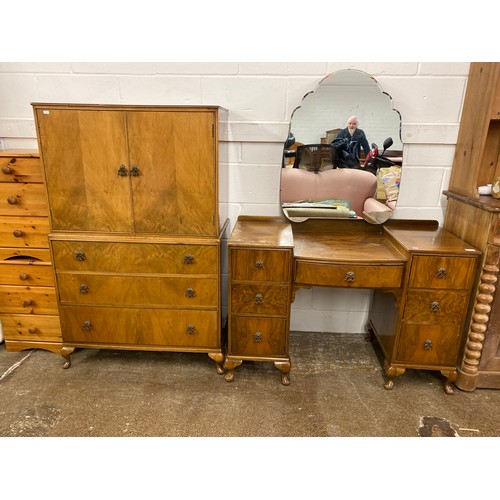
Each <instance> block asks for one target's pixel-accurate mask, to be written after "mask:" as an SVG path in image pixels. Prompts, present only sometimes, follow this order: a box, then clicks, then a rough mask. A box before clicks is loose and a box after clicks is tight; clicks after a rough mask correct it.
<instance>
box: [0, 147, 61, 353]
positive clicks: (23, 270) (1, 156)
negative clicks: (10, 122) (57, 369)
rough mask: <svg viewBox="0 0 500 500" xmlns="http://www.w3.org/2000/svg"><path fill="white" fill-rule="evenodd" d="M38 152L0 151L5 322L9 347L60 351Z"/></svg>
mask: <svg viewBox="0 0 500 500" xmlns="http://www.w3.org/2000/svg"><path fill="white" fill-rule="evenodd" d="M48 215H49V214H48V207H47V200H46V194H45V188H44V185H43V177H42V169H41V166H40V157H39V155H38V152H37V151H31V152H30V151H1V152H0V321H1V322H2V329H3V333H4V337H5V346H6V349H7V351H21V350H24V349H32V348H38V349H46V350H49V351H52V352H56V353H59V352H60V351H61V348H62V338H61V327H60V324H59V316H58V309H57V299H56V292H55V288H54V273H53V269H52V263H51V257H50V252H49V240H48V234H49V218H48Z"/></svg>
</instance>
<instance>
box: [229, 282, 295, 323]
mask: <svg viewBox="0 0 500 500" xmlns="http://www.w3.org/2000/svg"><path fill="white" fill-rule="evenodd" d="M287 310H288V286H287V285H274V286H272V285H268V286H266V285H247V284H233V285H232V286H231V313H232V314H252V315H253V314H256V315H261V316H270V315H271V316H273V315H274V316H286V314H287Z"/></svg>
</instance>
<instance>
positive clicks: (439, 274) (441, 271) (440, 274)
mask: <svg viewBox="0 0 500 500" xmlns="http://www.w3.org/2000/svg"><path fill="white" fill-rule="evenodd" d="M447 274H448V273H447V272H446V269H445V268H444V267H440V268H439V269H438V271H437V273H436V277H437V278H439V279H444V278H446V276H447Z"/></svg>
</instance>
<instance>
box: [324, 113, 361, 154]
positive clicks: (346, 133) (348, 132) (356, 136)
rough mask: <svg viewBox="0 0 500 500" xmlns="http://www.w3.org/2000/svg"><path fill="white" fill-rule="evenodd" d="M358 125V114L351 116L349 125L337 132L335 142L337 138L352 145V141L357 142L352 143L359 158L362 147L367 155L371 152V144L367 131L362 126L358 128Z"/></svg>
mask: <svg viewBox="0 0 500 500" xmlns="http://www.w3.org/2000/svg"><path fill="white" fill-rule="evenodd" d="M358 125H359V121H358V118H357V117H356V116H351V117H350V118H349V120H347V127H346V128H343V129H342V130H341V131H340V132H339V133H338V134H337V136H336V137H335V140H334V141H333V142H335V141H336V140H337V139H344V140H345V142H346V143H347V144H348V145H350V143H351V142H355V143H356V145H355V146H354V145H352V147H355V151H356V154H357V157H358V159H359V158H360V153H361V148H363V151H364V153H365V157H366V156H368V153H369V152H370V145H369V144H368V140H367V139H366V135H365V133H364V132H363V131H362V130H361V129H360V128H358ZM333 142H332V144H333Z"/></svg>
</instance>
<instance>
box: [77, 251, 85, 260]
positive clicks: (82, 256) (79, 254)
mask: <svg viewBox="0 0 500 500" xmlns="http://www.w3.org/2000/svg"><path fill="white" fill-rule="evenodd" d="M86 258H87V257H86V256H85V253H84V252H82V251H81V250H77V251H76V252H75V259H76V260H78V261H79V262H83V261H84V260H85V259H86Z"/></svg>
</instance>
